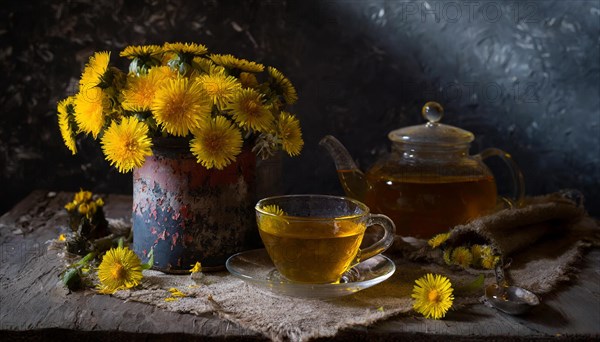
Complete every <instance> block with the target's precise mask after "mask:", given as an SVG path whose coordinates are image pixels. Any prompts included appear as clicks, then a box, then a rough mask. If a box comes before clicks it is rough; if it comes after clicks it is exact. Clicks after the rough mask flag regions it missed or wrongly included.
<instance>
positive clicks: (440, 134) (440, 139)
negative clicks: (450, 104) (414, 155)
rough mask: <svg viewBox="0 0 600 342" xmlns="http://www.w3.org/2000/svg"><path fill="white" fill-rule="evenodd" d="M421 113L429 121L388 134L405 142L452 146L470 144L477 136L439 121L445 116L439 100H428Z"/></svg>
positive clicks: (396, 140) (395, 139) (395, 140)
mask: <svg viewBox="0 0 600 342" xmlns="http://www.w3.org/2000/svg"><path fill="white" fill-rule="evenodd" d="M421 114H422V115H423V117H424V118H425V119H426V120H427V121H428V122H427V123H426V124H424V125H416V126H409V127H404V128H400V129H396V130H393V131H391V132H390V133H389V134H388V137H389V138H390V140H392V141H393V142H397V143H404V144H415V145H428V146H437V145H439V146H452V145H463V144H469V143H471V141H473V139H474V138H475V136H474V135H473V133H471V132H469V131H465V130H464V129H461V128H458V127H454V126H450V125H444V124H442V123H439V121H440V120H441V119H442V117H443V116H444V108H442V106H441V105H440V104H439V103H437V102H427V103H426V104H425V105H424V106H423V109H422V110H421Z"/></svg>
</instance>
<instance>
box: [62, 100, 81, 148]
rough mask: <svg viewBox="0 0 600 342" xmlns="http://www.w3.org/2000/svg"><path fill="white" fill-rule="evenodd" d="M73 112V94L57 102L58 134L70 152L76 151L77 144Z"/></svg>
mask: <svg viewBox="0 0 600 342" xmlns="http://www.w3.org/2000/svg"><path fill="white" fill-rule="evenodd" d="M74 112H75V97H74V96H69V97H67V98H66V99H64V100H62V101H60V102H59V103H58V127H59V128H60V135H61V136H62V138H63V141H64V143H65V145H66V146H67V148H68V149H69V150H70V151H71V153H72V154H76V153H77V145H76V142H75V135H76V133H77V132H76V131H77V127H76V125H75V118H74Z"/></svg>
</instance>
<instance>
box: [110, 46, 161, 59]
mask: <svg viewBox="0 0 600 342" xmlns="http://www.w3.org/2000/svg"><path fill="white" fill-rule="evenodd" d="M161 52H162V47H160V46H158V45H131V46H128V47H126V48H125V50H123V51H121V53H120V54H119V56H121V57H125V58H128V59H134V58H141V59H145V58H149V57H153V56H156V55H159V54H160V53H161Z"/></svg>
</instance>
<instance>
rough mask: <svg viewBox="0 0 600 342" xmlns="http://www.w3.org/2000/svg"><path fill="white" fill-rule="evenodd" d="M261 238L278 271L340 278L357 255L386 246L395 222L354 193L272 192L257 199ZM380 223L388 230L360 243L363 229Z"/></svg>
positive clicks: (307, 279)
mask: <svg viewBox="0 0 600 342" xmlns="http://www.w3.org/2000/svg"><path fill="white" fill-rule="evenodd" d="M255 209H256V218H257V222H258V229H259V233H260V236H261V239H262V241H263V243H264V245H265V248H266V250H267V253H268V254H269V256H270V257H271V259H272V260H273V264H274V265H275V267H276V268H277V270H278V271H279V273H280V274H281V275H282V276H283V277H285V278H286V279H288V280H290V281H294V282H300V283H336V282H338V281H339V280H340V277H341V276H342V274H343V273H344V272H346V271H347V270H348V269H350V268H351V267H352V266H353V265H355V264H356V263H358V262H359V261H363V260H366V259H368V258H370V257H373V256H375V255H377V254H379V253H382V252H383V251H385V250H386V249H387V248H388V247H389V246H390V245H391V244H392V242H393V241H394V232H395V226H394V223H393V222H392V220H390V219H389V218H388V217H387V216H384V215H375V214H370V213H369V208H368V207H367V206H366V205H365V204H363V203H361V202H359V201H356V200H354V199H350V198H347V197H337V196H327V195H288V196H277V197H269V198H265V199H262V200H260V201H259V202H258V203H257V204H256V207H255ZM372 225H381V226H382V227H383V228H384V230H385V233H384V235H383V237H382V238H381V239H380V240H379V241H377V242H375V243H374V244H373V245H371V246H369V247H367V248H365V249H362V250H361V249H360V248H359V247H360V245H361V242H362V239H363V236H364V234H365V230H366V229H367V228H368V227H369V226H372Z"/></svg>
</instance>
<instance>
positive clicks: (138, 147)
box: [101, 116, 152, 173]
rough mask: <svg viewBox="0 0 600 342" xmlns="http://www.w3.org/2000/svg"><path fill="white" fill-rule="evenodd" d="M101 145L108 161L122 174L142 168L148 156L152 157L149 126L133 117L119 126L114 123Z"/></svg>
mask: <svg viewBox="0 0 600 342" xmlns="http://www.w3.org/2000/svg"><path fill="white" fill-rule="evenodd" d="M101 143H102V151H103V152H104V155H105V156H106V160H108V161H109V162H110V165H115V166H116V167H117V169H118V170H119V172H122V173H126V172H129V171H131V170H132V169H133V168H134V167H140V166H142V164H144V161H145V158H146V156H150V155H152V150H151V147H152V141H151V140H150V138H149V137H148V126H146V124H145V123H143V122H140V121H138V119H137V118H135V117H133V116H132V117H128V118H124V119H123V120H121V123H119V124H117V123H116V122H113V123H112V124H111V125H110V127H109V128H108V129H107V130H106V132H105V134H104V136H103V137H102V141H101Z"/></svg>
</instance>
